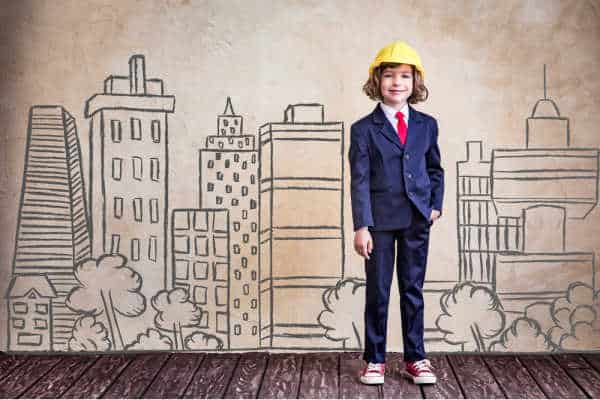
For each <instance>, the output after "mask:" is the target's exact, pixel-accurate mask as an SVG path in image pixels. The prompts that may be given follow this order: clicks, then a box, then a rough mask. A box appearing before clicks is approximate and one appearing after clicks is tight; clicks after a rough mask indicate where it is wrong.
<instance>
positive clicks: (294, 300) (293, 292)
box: [260, 104, 344, 349]
mask: <svg viewBox="0 0 600 400" xmlns="http://www.w3.org/2000/svg"><path fill="white" fill-rule="evenodd" d="M343 133H344V128H343V123H342V122H326V121H325V115H324V107H323V106H322V105H320V104H295V105H290V106H289V107H287V109H286V110H285V113H284V121H283V122H270V123H266V124H264V125H263V126H261V127H260V146H261V150H260V163H261V180H260V207H261V211H260V260H261V262H260V264H261V268H260V307H261V310H260V324H261V326H260V332H261V333H260V345H261V347H267V348H268V347H273V348H297V349H311V348H332V347H335V346H336V344H335V343H334V342H332V341H331V340H329V339H327V338H326V337H325V336H324V330H323V328H322V327H321V325H320V324H319V323H318V322H317V317H318V313H319V311H320V310H322V308H323V300H322V293H323V291H324V290H326V289H327V288H329V287H332V286H335V285H336V284H337V282H338V281H339V280H340V279H343V277H344V231H343V220H344V218H343V195H344V193H343V187H344V184H343V181H344V178H343V177H344V168H343V157H342V156H343V154H342V152H343V148H344V146H343V136H344V135H343ZM291 310H293V311H291ZM340 346H341V344H340Z"/></svg>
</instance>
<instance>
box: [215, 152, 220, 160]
mask: <svg viewBox="0 0 600 400" xmlns="http://www.w3.org/2000/svg"><path fill="white" fill-rule="evenodd" d="M220 159H221V153H220V152H216V153H215V160H220Z"/></svg>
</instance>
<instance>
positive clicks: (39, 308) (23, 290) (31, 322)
mask: <svg viewBox="0 0 600 400" xmlns="http://www.w3.org/2000/svg"><path fill="white" fill-rule="evenodd" d="M56 298H57V294H56V291H55V290H54V288H53V287H52V283H50V281H49V280H48V277H47V276H46V275H37V274H18V275H15V276H14V277H13V279H12V280H11V282H10V285H9V287H8V309H9V315H10V318H9V321H8V332H9V334H8V338H9V339H8V340H9V343H8V348H9V350H11V351H51V350H52V349H53V345H52V342H53V340H52V336H53V330H52V324H53V320H52V302H53V300H54V299H56ZM55 347H56V346H55ZM56 350H64V349H63V348H58V349H56Z"/></svg>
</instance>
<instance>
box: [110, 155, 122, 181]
mask: <svg viewBox="0 0 600 400" xmlns="http://www.w3.org/2000/svg"><path fill="white" fill-rule="evenodd" d="M122 166H123V159H121V158H117V157H115V158H113V159H112V177H113V179H114V180H115V181H120V180H121V172H122V169H123V168H122Z"/></svg>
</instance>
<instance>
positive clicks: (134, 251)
mask: <svg viewBox="0 0 600 400" xmlns="http://www.w3.org/2000/svg"><path fill="white" fill-rule="evenodd" d="M131 260H132V261H139V260H140V239H131Z"/></svg>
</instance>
